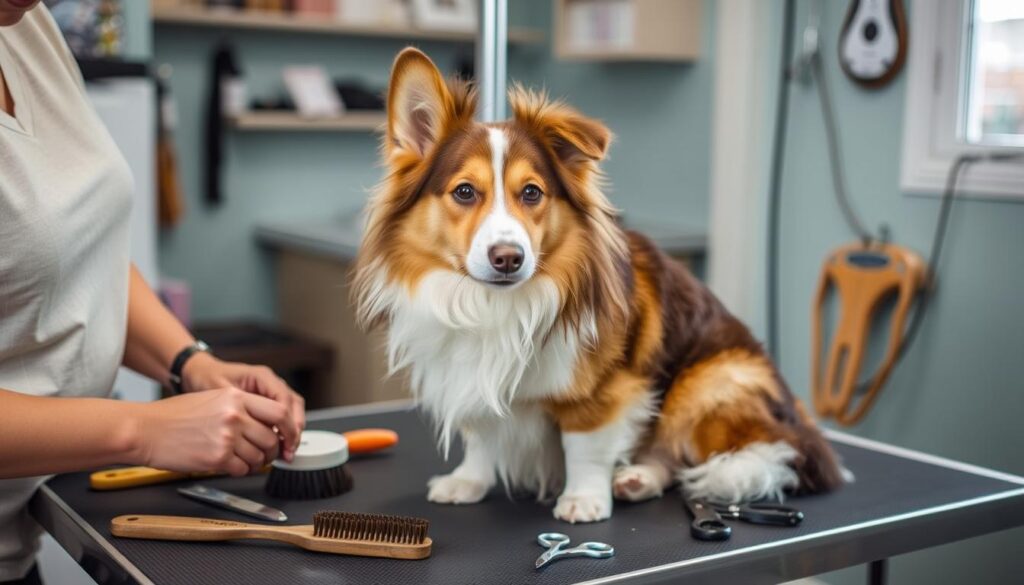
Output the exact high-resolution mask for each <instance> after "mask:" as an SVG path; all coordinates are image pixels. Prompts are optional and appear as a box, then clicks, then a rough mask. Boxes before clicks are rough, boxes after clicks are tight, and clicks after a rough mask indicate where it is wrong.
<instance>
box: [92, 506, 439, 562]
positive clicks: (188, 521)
mask: <svg viewBox="0 0 1024 585" xmlns="http://www.w3.org/2000/svg"><path fill="white" fill-rule="evenodd" d="M429 525H430V523H429V522H428V521H427V520H425V519H423V518H409V517H405V516H389V515H387V514H359V513H355V512H329V511H324V512H317V513H316V514H314V515H313V524H306V525H301V526H268V525H265V524H247V523H245V522H232V521H230V520H219V519H214V518H190V517H187V516H145V515H140V514H132V515H128V516H118V517H117V518H114V519H113V520H111V521H110V532H111V534H113V535H114V536H119V537H122V538H142V539H151V540H181V541H223V540H248V539H256V540H276V541H279V542H287V543H288V544H293V545H295V546H298V547H301V548H304V549H306V550H311V551H316V552H324V553H332V554H340V555H356V556H362V557H385V558H390V559H409V560H411V559H425V558H427V557H429V556H430V550H431V547H432V546H433V541H431V540H430V538H429V537H428V536H427V528H428V527H429Z"/></svg>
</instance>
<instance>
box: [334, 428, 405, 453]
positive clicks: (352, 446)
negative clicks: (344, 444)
mask: <svg viewBox="0 0 1024 585" xmlns="http://www.w3.org/2000/svg"><path fill="white" fill-rule="evenodd" d="M342 434H343V435H345V439H347V440H348V452H349V453H351V454H353V455H360V454H363V453H373V452H374V451H380V450H381V449H387V448H388V447H393V446H395V445H397V444H398V433H396V432H395V431H392V430H389V429H360V430H358V431H349V432H347V433H342Z"/></svg>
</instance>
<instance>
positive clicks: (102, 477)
mask: <svg viewBox="0 0 1024 585" xmlns="http://www.w3.org/2000/svg"><path fill="white" fill-rule="evenodd" d="M342 434H343V435H344V436H345V439H347V440H348V449H349V453H351V454H353V455H360V454H363V453H372V452H374V451H379V450H381V449H386V448H388V447H391V446H393V445H395V444H397V443H398V433H396V432H394V431H392V430H388V429H359V430H355V431H349V432H347V433H342ZM268 470H270V466H269V465H268V466H266V467H265V468H264V469H263V471H268ZM218 475H223V474H222V473H217V472H214V471H200V472H194V473H182V472H178V471H165V470H163V469H154V468H152V467H121V468H118V469H105V470H103V471H97V472H95V473H93V474H92V475H90V476H89V487H91V488H92V489H94V490H98V491H109V490H123V489H126V488H133V487H141V486H145V485H154V484H158V483H167V482H171V481H178V480H182V479H201V478H204V477H216V476H218Z"/></svg>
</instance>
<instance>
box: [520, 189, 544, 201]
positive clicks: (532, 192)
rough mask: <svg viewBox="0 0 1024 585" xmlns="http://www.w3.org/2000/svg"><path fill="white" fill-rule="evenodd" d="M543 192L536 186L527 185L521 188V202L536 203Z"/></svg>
mask: <svg viewBox="0 0 1024 585" xmlns="http://www.w3.org/2000/svg"><path fill="white" fill-rule="evenodd" d="M543 194H544V192H543V191H541V190H540V187H538V186H537V185H527V186H526V187H525V188H523V201H525V202H526V203H538V202H540V197H541V195H543Z"/></svg>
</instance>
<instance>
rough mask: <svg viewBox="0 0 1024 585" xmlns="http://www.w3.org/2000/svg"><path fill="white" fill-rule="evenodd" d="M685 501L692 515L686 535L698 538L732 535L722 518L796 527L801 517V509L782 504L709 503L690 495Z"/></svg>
mask: <svg viewBox="0 0 1024 585" xmlns="http://www.w3.org/2000/svg"><path fill="white" fill-rule="evenodd" d="M685 501H686V507H687V508H688V509H689V510H690V514H692V515H693V523H691V524H690V534H691V535H693V537H694V538H696V539H698V540H728V539H729V537H730V536H732V527H731V526H729V525H727V524H726V523H725V521H724V520H723V517H724V518H725V519H728V520H743V521H744V522H748V523H750V524H764V525H769V526H796V525H797V524H800V523H801V522H803V519H804V513H803V512H801V511H800V510H797V509H796V508H790V507H789V506H783V505H782V504H774V503H762V504H712V503H710V502H707V501H705V500H695V499H691V498H686V500H685Z"/></svg>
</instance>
